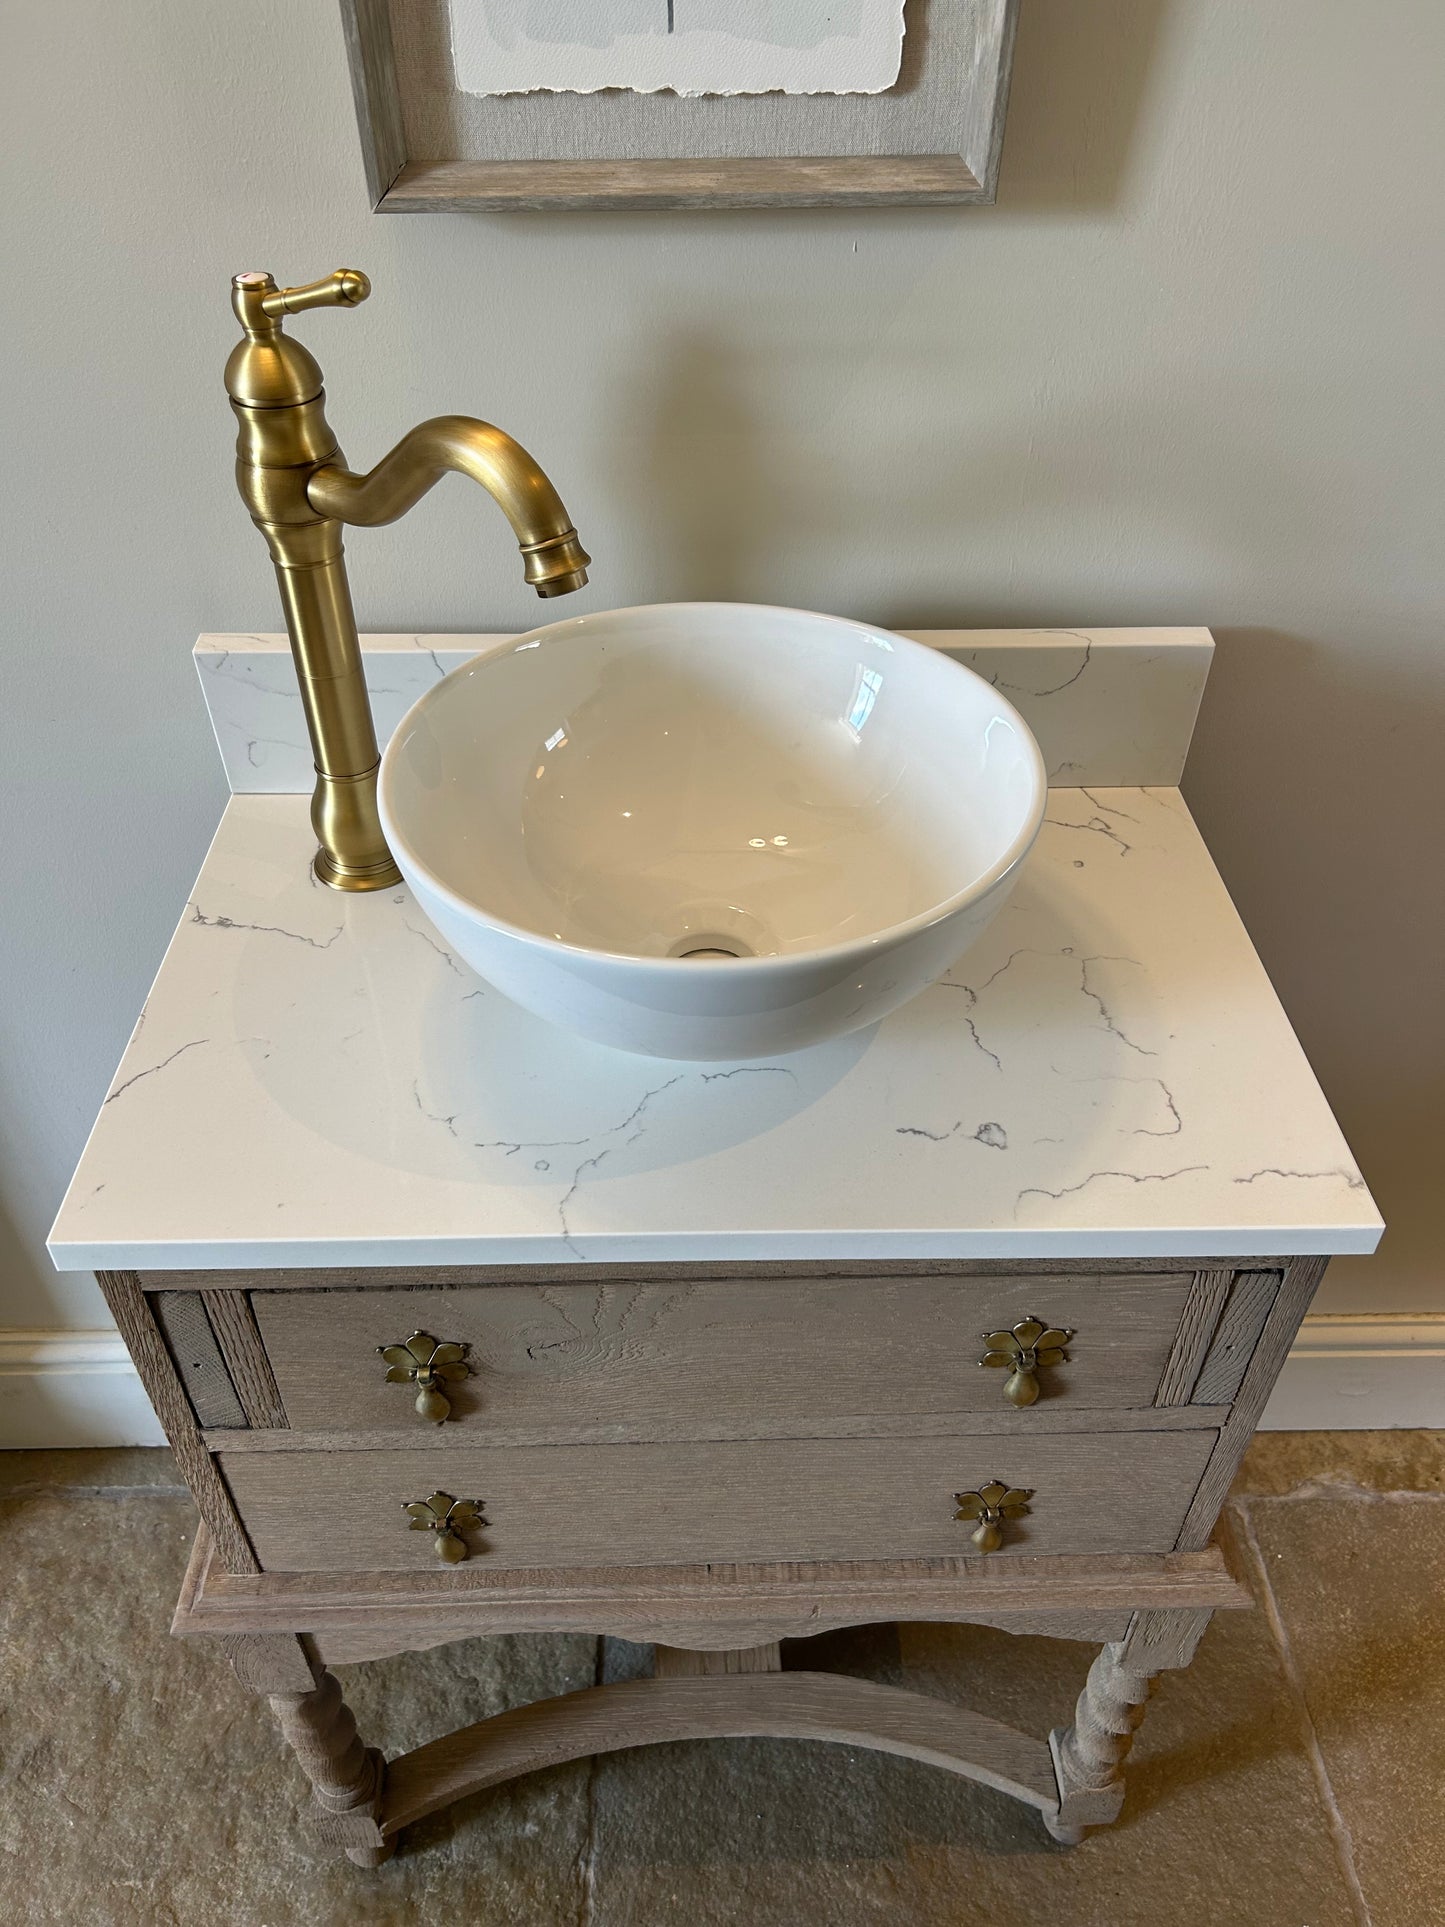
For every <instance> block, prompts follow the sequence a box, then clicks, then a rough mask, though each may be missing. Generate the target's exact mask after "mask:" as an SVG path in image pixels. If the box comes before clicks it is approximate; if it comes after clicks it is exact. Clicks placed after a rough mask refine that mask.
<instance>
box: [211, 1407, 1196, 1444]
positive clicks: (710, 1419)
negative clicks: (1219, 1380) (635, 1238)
mask: <svg viewBox="0 0 1445 1927" xmlns="http://www.w3.org/2000/svg"><path fill="white" fill-rule="evenodd" d="M1228 1416H1229V1407H1228V1406H1227V1405H1170V1406H1152V1405H1141V1406H1138V1407H1136V1408H1134V1409H1132V1410H1123V1411H1118V1410H1109V1409H1105V1410H1101V1411H1097V1412H1095V1411H1089V1410H1088V1409H1084V1410H1080V1409H1078V1408H1077V1407H1073V1406H1069V1405H1067V1404H1065V1405H1062V1406H1061V1407H1060V1409H1058V1410H1051V1409H1050V1408H1049V1407H1048V1406H1047V1405H1044V1406H1038V1405H1031V1406H1029V1407H1027V1409H1025V1410H1023V1411H1015V1410H1014V1408H1013V1407H1012V1406H1001V1407H1000V1409H999V1410H998V1411H997V1412H987V1413H983V1412H972V1413H971V1412H943V1413H937V1412H919V1413H916V1414H907V1415H905V1416H902V1417H884V1418H871V1417H869V1416H867V1415H865V1414H859V1413H845V1414H843V1415H842V1416H840V1417H838V1418H835V1419H829V1420H828V1421H827V1422H826V1423H823V1422H822V1421H813V1422H812V1423H808V1424H804V1423H802V1422H801V1421H799V1420H797V1419H789V1418H783V1417H780V1418H778V1419H775V1420H763V1419H754V1420H750V1421H748V1422H747V1423H742V1422H740V1421H738V1420H735V1419H729V1418H727V1417H725V1416H721V1417H720V1416H716V1415H714V1414H712V1413H703V1414H700V1415H699V1416H698V1417H697V1418H696V1419H693V1420H691V1421H685V1422H680V1423H673V1424H663V1423H661V1422H656V1423H649V1424H647V1425H638V1424H627V1423H618V1424H615V1425H584V1424H578V1423H576V1422H571V1421H568V1420H562V1419H559V1420H558V1421H557V1422H556V1423H555V1424H552V1425H546V1426H536V1425H532V1426H510V1425H509V1426H500V1425H499V1426H492V1425H488V1426H486V1427H485V1434H484V1437H482V1438H481V1439H480V1440H479V1434H478V1430H477V1429H476V1428H475V1427H466V1426H453V1425H452V1424H451V1422H450V1421H448V1423H447V1424H446V1425H442V1426H433V1427H430V1428H427V1429H429V1431H430V1434H431V1444H432V1446H433V1447H434V1448H435V1449H436V1450H438V1451H447V1450H449V1449H450V1448H451V1447H452V1446H453V1445H457V1444H463V1445H475V1444H477V1443H479V1442H482V1443H485V1444H487V1445H496V1446H503V1445H628V1444H639V1443H647V1442H649V1441H652V1442H668V1441H671V1440H685V1439H795V1438H818V1437H824V1438H833V1439H847V1438H853V1439H874V1438H963V1437H969V1436H976V1435H977V1434H979V1433H981V1432H984V1433H987V1434H988V1435H989V1436H990V1437H991V1438H1013V1437H1015V1436H1020V1437H1023V1438H1032V1437H1037V1436H1042V1435H1043V1434H1045V1433H1052V1432H1197V1431H1217V1430H1218V1429H1219V1427H1220V1426H1221V1425H1222V1424H1223V1423H1224V1421H1225V1419H1227V1418H1228ZM427 1429H424V1428H423V1427H422V1426H421V1423H420V1421H418V1422H417V1425H416V1427H415V1428H414V1429H408V1430H406V1431H390V1430H385V1429H381V1428H378V1429H377V1430H376V1431H374V1432H372V1431H367V1432H357V1431H351V1430H345V1431H331V1430H321V1431H315V1432H292V1431H259V1430H258V1431H250V1430H247V1431H240V1432H237V1431H230V1430H227V1429H226V1428H225V1427H217V1428H216V1429H214V1430H208V1431H206V1433H205V1434H204V1437H205V1441H206V1444H207V1445H208V1446H209V1447H210V1448H211V1450H212V1451H213V1452H315V1451H320V1450H324V1451H327V1452H388V1451H389V1452H405V1451H409V1450H410V1449H411V1448H412V1447H413V1446H415V1445H417V1444H418V1443H420V1442H423V1441H424V1440H425V1439H426V1438H427Z"/></svg>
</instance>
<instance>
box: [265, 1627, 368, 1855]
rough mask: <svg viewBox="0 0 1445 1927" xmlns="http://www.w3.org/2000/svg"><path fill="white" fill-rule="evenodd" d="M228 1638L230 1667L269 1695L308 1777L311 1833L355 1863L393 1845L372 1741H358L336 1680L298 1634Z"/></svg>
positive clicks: (282, 1729)
mask: <svg viewBox="0 0 1445 1927" xmlns="http://www.w3.org/2000/svg"><path fill="white" fill-rule="evenodd" d="M228 1644H229V1646H230V1649H231V1651H230V1658H231V1664H232V1665H233V1666H234V1667H235V1669H236V1672H237V1674H238V1675H239V1677H240V1678H241V1679H242V1680H243V1681H244V1683H245V1684H246V1685H248V1686H251V1687H253V1688H254V1689H255V1690H256V1691H258V1692H261V1693H264V1694H265V1695H266V1697H267V1698H268V1699H269V1700H270V1702H271V1710H272V1712H273V1713H274V1714H275V1715H276V1718H277V1720H278V1722H279V1723H280V1727H281V1731H282V1733H283V1734H284V1735H285V1737H286V1739H287V1741H288V1742H289V1743H290V1746H291V1748H292V1751H293V1752H294V1753H295V1755H296V1758H297V1759H298V1760H299V1761H300V1763H301V1769H302V1771H303V1772H304V1773H305V1775H306V1777H307V1779H308V1780H309V1781H310V1782H311V1792H312V1799H313V1802H314V1804H313V1807H312V1816H311V1817H312V1828H313V1831H314V1832H315V1833H316V1835H317V1837H318V1838H319V1839H320V1840H322V1841H323V1842H324V1843H325V1844H326V1845H327V1846H332V1847H340V1848H341V1849H342V1850H343V1851H344V1852H345V1854H346V1856H347V1858H348V1859H349V1860H354V1861H355V1862H356V1864H357V1866H359V1867H379V1866H380V1865H381V1863H382V1861H383V1860H386V1859H389V1858H390V1856H391V1852H392V1845H393V1843H392V1842H391V1841H390V1840H388V1839H386V1838H385V1837H384V1836H383V1834H382V1831H381V1825H380V1816H381V1792H382V1782H383V1779H384V1777H385V1766H384V1763H383V1761H382V1756H381V1754H380V1753H379V1752H378V1751H377V1750H376V1748H375V1747H368V1746H363V1745H362V1743H361V1739H360V1736H359V1735H358V1733H357V1731H356V1721H355V1720H354V1719H353V1718H352V1715H351V1708H350V1707H349V1706H348V1705H347V1704H346V1701H345V1700H344V1699H343V1698H342V1696H341V1682H340V1681H339V1680H338V1679H337V1678H336V1676H335V1674H334V1673H328V1672H327V1670H326V1668H325V1667H324V1666H323V1665H322V1664H321V1661H320V1659H319V1658H318V1657H317V1655H316V1651H315V1648H314V1647H313V1646H312V1644H311V1642H310V1640H308V1639H306V1638H305V1637H304V1636H301V1635H297V1634H291V1633H280V1634H243V1635H241V1636H240V1637H238V1638H237V1639H235V1640H233V1641H230V1642H228Z"/></svg>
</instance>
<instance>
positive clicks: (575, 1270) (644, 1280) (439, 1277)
mask: <svg viewBox="0 0 1445 1927" xmlns="http://www.w3.org/2000/svg"><path fill="white" fill-rule="evenodd" d="M1290 1262H1292V1261H1291V1260H1289V1259H1286V1258H1281V1257H1278V1256H1276V1255H1273V1254H1271V1253H1264V1254H1262V1255H1261V1256H1259V1257H1248V1258H1221V1257H1218V1256H1215V1255H1212V1254H1207V1255H1204V1256H1201V1257H1190V1258H1166V1259H1159V1258H1091V1259H1089V1260H1087V1261H1082V1260H1080V1259H1078V1258H895V1259H892V1260H891V1261H889V1262H888V1263H886V1264H881V1263H880V1262H879V1261H878V1260H877V1259H876V1258H870V1259H861V1258H860V1259H837V1258H785V1259H750V1260H747V1261H742V1260H737V1259H728V1260H715V1259H696V1260H689V1261H688V1262H686V1263H672V1264H660V1263H659V1264H631V1265H621V1264H605V1265H594V1264H569V1265H386V1266H374V1265H326V1266H311V1267H306V1266H278V1267H277V1268H276V1269H274V1270H257V1269H255V1268H252V1269H248V1270H244V1271H230V1270H216V1271H194V1270H189V1269H185V1268H181V1269H177V1270H174V1271H142V1272H140V1273H138V1274H136V1275H138V1276H139V1278H140V1281H141V1284H142V1286H143V1287H144V1289H145V1290H146V1291H257V1292H259V1291H315V1290H317V1289H318V1288H319V1289H324V1290H330V1291H347V1290H358V1291H361V1290H364V1291H375V1290H376V1289H377V1287H378V1286H379V1285H384V1286H385V1287H386V1288H387V1289H388V1290H389V1291H417V1290H420V1291H427V1290H431V1289H433V1288H435V1287H437V1286H441V1285H543V1284H559V1285H562V1284H565V1285H581V1284H594V1283H598V1282H604V1283H605V1282H620V1283H624V1284H626V1283H632V1284H662V1283H666V1282H667V1281H668V1280H669V1279H683V1280H685V1281H686V1282H687V1283H688V1284H700V1283H701V1282H702V1281H703V1280H705V1279H708V1278H771V1279H772V1280H773V1281H774V1282H775V1283H777V1284H779V1285H782V1286H787V1285H791V1283H792V1282H793V1280H794V1279H797V1278H876V1279H879V1280H882V1281H889V1280H892V1279H895V1278H1018V1277H1032V1278H1057V1277H1077V1276H1079V1274H1080V1273H1081V1272H1085V1273H1087V1274H1088V1275H1089V1276H1092V1277H1101V1278H1128V1277H1133V1276H1138V1275H1139V1274H1140V1273H1151V1272H1152V1273H1154V1274H1156V1275H1158V1276H1160V1277H1166V1278H1172V1277H1175V1276H1177V1275H1178V1274H1179V1273H1181V1272H1186V1273H1193V1272H1198V1271H1228V1272H1234V1271H1241V1270H1243V1271H1267V1270H1271V1269H1272V1270H1276V1271H1281V1270H1283V1269H1284V1267H1285V1266H1286V1265H1287V1264H1289V1263H1290Z"/></svg>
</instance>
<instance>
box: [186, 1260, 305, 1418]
mask: <svg viewBox="0 0 1445 1927" xmlns="http://www.w3.org/2000/svg"><path fill="white" fill-rule="evenodd" d="M176 1295H177V1296H178V1295H179V1294H176ZM200 1299H201V1303H202V1304H203V1305H204V1306H205V1308H206V1316H207V1318H208V1319H209V1320H210V1324H211V1329H212V1331H213V1332H214V1333H215V1335H216V1343H217V1344H218V1345H219V1346H220V1349H221V1356H222V1358H223V1359H224V1360H225V1363H226V1370H227V1372H228V1373H229V1374H230V1379H231V1384H232V1385H233V1387H234V1388H235V1395H236V1397H237V1399H238V1400H239V1401H240V1405H241V1410H242V1411H243V1412H244V1414H245V1417H246V1422H247V1424H248V1425H251V1426H255V1427H258V1428H259V1429H261V1430H263V1431H268V1430H274V1429H278V1428H284V1427H285V1425H286V1409H285V1407H284V1406H283V1405H282V1403H281V1394H280V1392H279V1391H278V1390H277V1389H276V1380H275V1378H274V1376H273V1375H272V1372H271V1361H270V1360H269V1359H268V1358H267V1356H266V1348H265V1346H264V1345H263V1344H262V1343H261V1334H260V1332H259V1331H257V1329H256V1320H255V1318H254V1317H253V1316H252V1313H251V1304H250V1300H249V1299H248V1297H247V1296H246V1294H245V1293H244V1292H235V1291H203V1292H201V1294H200ZM208 1423H209V1421H208Z"/></svg>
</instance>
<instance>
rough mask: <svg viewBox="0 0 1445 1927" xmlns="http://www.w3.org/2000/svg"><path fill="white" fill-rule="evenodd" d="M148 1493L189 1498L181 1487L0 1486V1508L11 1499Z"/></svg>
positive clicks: (130, 1496) (140, 1495) (125, 1496)
mask: <svg viewBox="0 0 1445 1927" xmlns="http://www.w3.org/2000/svg"><path fill="white" fill-rule="evenodd" d="M151 1494H159V1495H160V1496H161V1497H162V1498H166V1499H178V1498H179V1499H185V1498H189V1497H190V1491H189V1488H188V1487H186V1486H184V1485H7V1486H0V1505H4V1504H6V1503H7V1502H8V1501H10V1500H12V1499H48V1498H56V1499H143V1498H145V1497H147V1496H148V1495H151Z"/></svg>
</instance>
